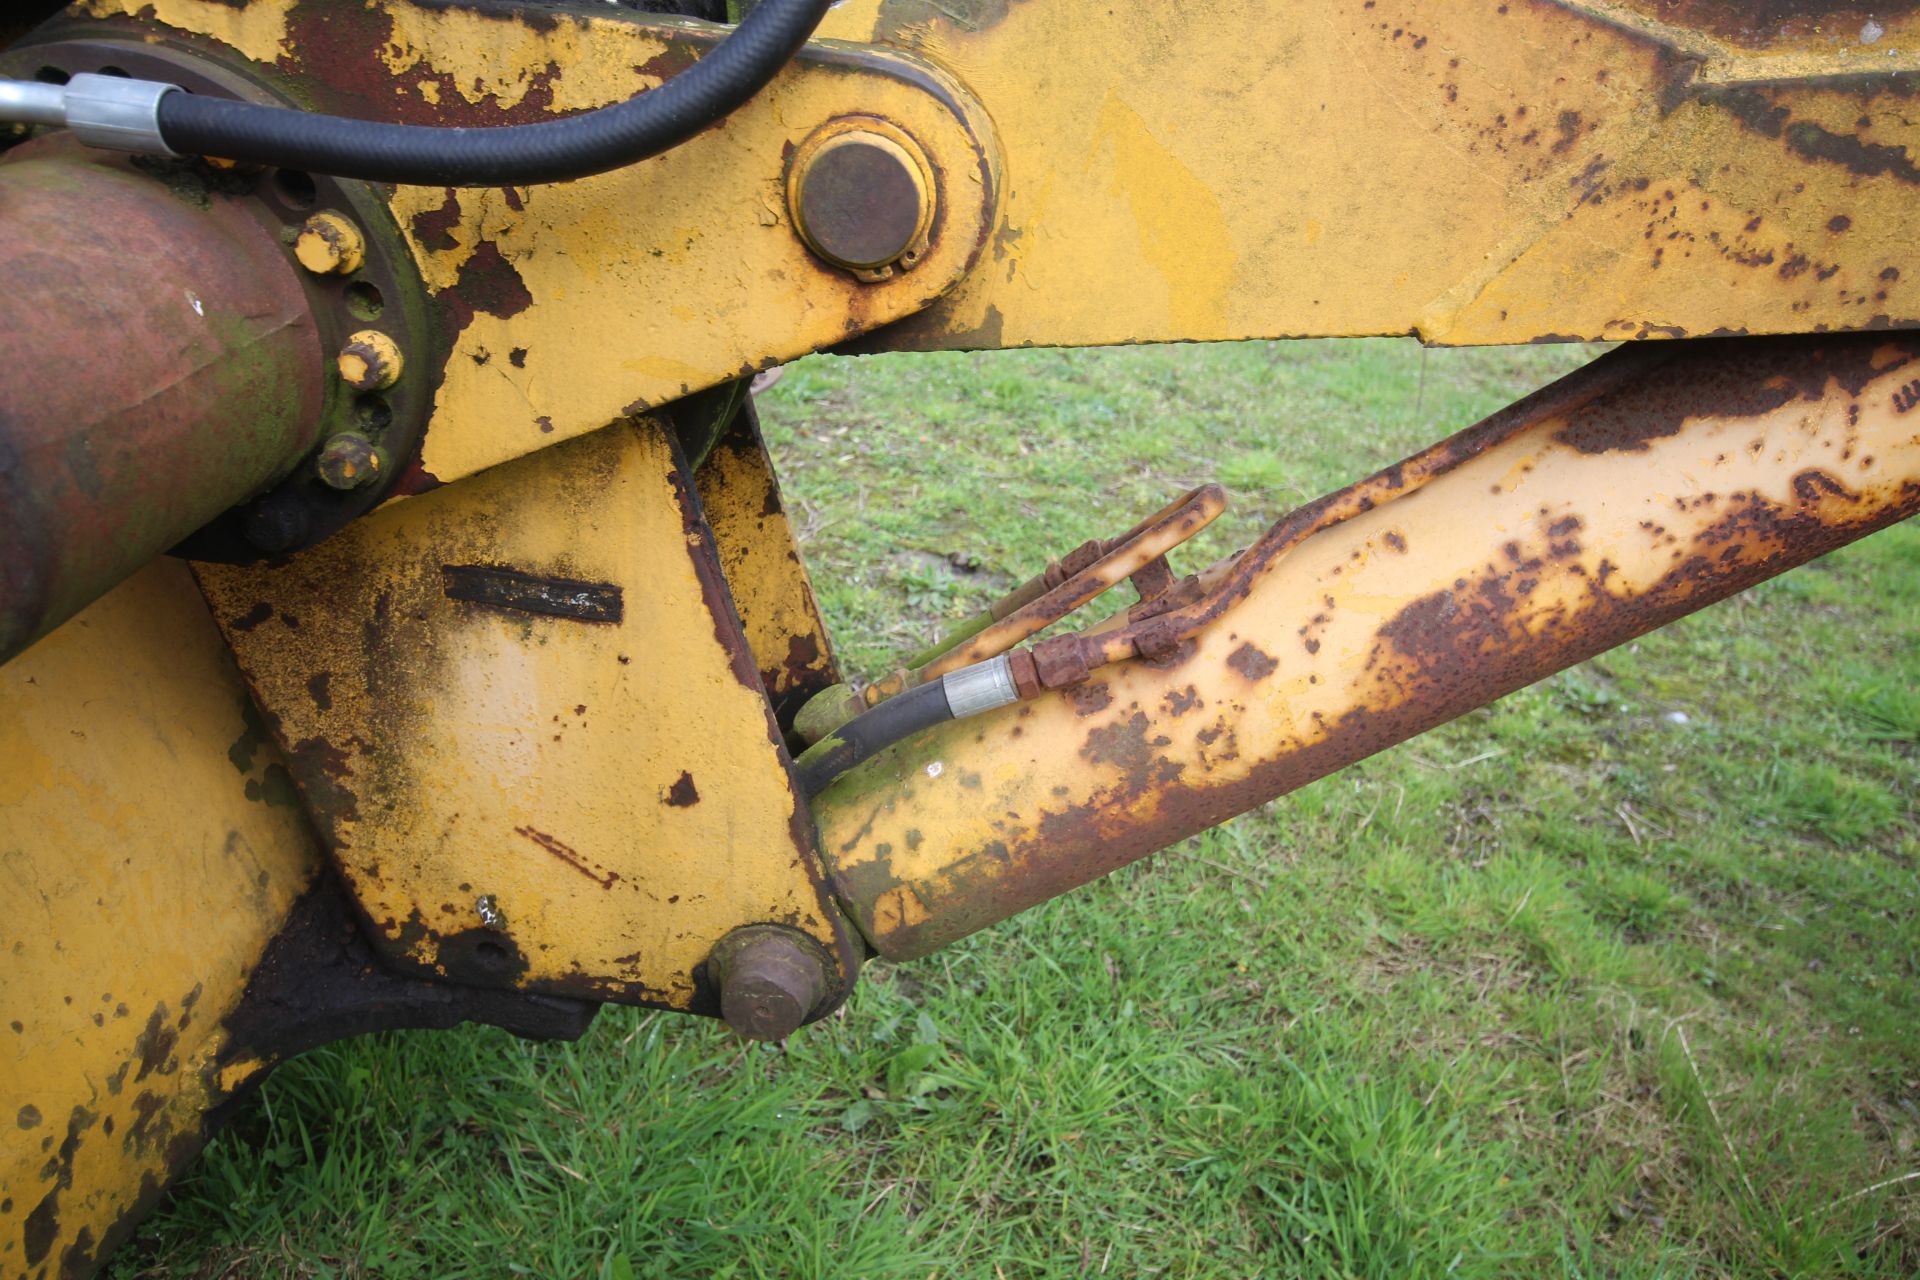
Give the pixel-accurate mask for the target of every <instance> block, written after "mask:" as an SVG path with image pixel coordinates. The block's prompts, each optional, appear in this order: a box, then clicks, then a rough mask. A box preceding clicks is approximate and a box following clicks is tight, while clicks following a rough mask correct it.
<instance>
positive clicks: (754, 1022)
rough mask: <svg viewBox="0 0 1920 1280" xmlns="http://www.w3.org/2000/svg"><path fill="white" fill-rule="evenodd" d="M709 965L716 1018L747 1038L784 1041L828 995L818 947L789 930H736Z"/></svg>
mask: <svg viewBox="0 0 1920 1280" xmlns="http://www.w3.org/2000/svg"><path fill="white" fill-rule="evenodd" d="M709 963H710V964H711V965H712V967H713V968H714V969H715V970H716V977H717V980H718V984H719V987H720V1016H721V1017H722V1018H723V1019H725V1021H726V1024H727V1025H728V1026H729V1027H732V1028H733V1029H734V1030H735V1031H736V1032H738V1033H739V1034H740V1035H742V1036H745V1037H746V1038H747V1039H749V1040H784V1039H786V1038H787V1037H788V1036H790V1035H792V1034H793V1033H794V1032H795V1031H798V1030H799V1029H800V1026H801V1024H802V1023H804V1022H805V1021H806V1020H807V1017H808V1015H809V1014H811V1013H812V1012H813V1011H814V1009H815V1008H817V1007H818V1006H819V1004H820V1002H821V1000H822V999H823V998H824V997H825V995H826V993H827V972H826V965H825V962H824V961H823V959H822V957H821V955H820V951H819V948H818V946H817V945H813V944H811V943H810V941H809V940H808V939H805V938H802V937H800V936H799V935H797V934H795V933H793V932H792V931H790V930H787V929H782V928H778V927H773V926H766V925H749V926H747V927H745V928H742V929H736V930H734V931H733V932H732V933H730V934H728V935H727V936H726V937H725V938H723V939H721V941H720V944H719V945H718V946H716V947H715V948H714V954H713V958H712V960H711V961H710V962H709Z"/></svg>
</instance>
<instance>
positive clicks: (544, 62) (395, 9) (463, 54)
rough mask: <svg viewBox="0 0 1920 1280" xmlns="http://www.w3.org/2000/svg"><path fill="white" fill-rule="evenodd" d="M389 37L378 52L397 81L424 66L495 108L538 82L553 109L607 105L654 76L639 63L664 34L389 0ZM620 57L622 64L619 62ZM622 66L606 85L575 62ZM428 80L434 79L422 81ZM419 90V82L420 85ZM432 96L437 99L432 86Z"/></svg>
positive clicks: (507, 105)
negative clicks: (623, 79) (623, 76)
mask: <svg viewBox="0 0 1920 1280" xmlns="http://www.w3.org/2000/svg"><path fill="white" fill-rule="evenodd" d="M385 9H386V11H387V12H388V13H389V14H391V15H392V17H393V37H392V39H391V40H390V41H389V43H388V44H387V45H386V46H385V47H384V48H382V49H381V50H380V57H381V60H382V61H383V62H385V63H386V65H387V69H388V70H389V71H391V72H392V73H393V76H394V78H395V79H396V80H403V79H406V78H407V77H408V76H410V75H412V74H414V73H416V72H419V71H421V70H423V69H425V70H432V71H438V72H441V73H445V72H448V71H451V70H453V69H455V68H458V74H455V75H453V77H452V84H453V88H454V92H456V93H458V94H459V95H460V96H461V97H463V98H465V99H466V100H467V101H468V102H471V103H488V104H490V105H492V106H494V107H496V108H498V109H499V110H500V111H503V112H504V111H509V110H511V109H513V108H514V107H516V106H518V105H520V103H521V101H522V100H523V99H524V98H525V97H526V95H527V93H528V91H529V90H531V89H533V88H534V87H535V86H536V85H538V86H540V87H542V88H544V89H545V90H547V92H548V94H549V97H548V101H547V104H546V109H547V110H549V111H552V112H554V113H555V114H565V113H567V112H572V111H584V110H587V109H590V108H592V107H602V106H605V105H606V104H607V103H608V102H609V101H613V100H616V98H617V97H627V96H631V95H632V94H634V93H637V92H639V91H640V90H642V89H645V88H649V87H651V84H652V83H656V82H657V81H654V80H653V78H651V77H648V76H645V75H644V74H643V73H641V72H640V71H639V67H640V66H642V65H644V64H645V63H647V62H649V61H651V60H652V59H654V58H656V57H658V56H660V54H662V53H663V52H665V51H666V49H667V44H668V42H667V41H666V40H665V39H664V38H659V37H654V36H651V35H647V34H640V35H638V36H636V34H635V33H634V32H633V31H632V30H631V28H630V25H629V24H626V23H617V22H554V23H552V24H551V25H547V24H542V25H540V26H535V25H533V24H531V23H524V22H512V21H503V20H502V16H501V15H500V14H499V13H495V12H483V11H480V10H476V9H461V8H453V7H446V8H442V7H434V8H422V7H416V6H414V5H410V4H389V5H386V6H385ZM622 64H624V65H623V66H622ZM596 66H599V67H613V66H621V69H622V70H624V71H625V72H626V73H628V74H627V79H628V83H626V84H625V85H615V86H612V87H613V88H614V89H615V93H616V97H613V98H610V97H609V96H608V90H609V87H610V86H609V84H608V82H607V78H606V77H605V76H603V75H598V74H576V72H577V71H578V70H579V69H581V68H587V67H596ZM426 83H433V82H432V81H428V82H426ZM421 92H422V96H425V92H426V91H425V89H424V88H423V89H422V91H421ZM428 101H430V102H438V101H439V95H438V94H437V93H436V94H435V95H434V96H433V97H432V98H429V99H428Z"/></svg>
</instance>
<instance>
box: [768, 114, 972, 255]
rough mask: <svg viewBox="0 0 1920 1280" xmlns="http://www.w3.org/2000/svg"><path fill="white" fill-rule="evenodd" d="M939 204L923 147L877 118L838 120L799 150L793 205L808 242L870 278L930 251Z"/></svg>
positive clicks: (791, 183) (792, 174) (790, 184)
mask: <svg viewBox="0 0 1920 1280" xmlns="http://www.w3.org/2000/svg"><path fill="white" fill-rule="evenodd" d="M935 204H936V196H935V188H934V180H933V168H932V166H931V165H930V164H929V163H928V162H927V158H926V155H925V153H924V152H922V151H921V150H920V144H919V143H917V142H915V141H914V140H913V138H912V137H911V136H909V135H908V134H907V133H905V132H904V131H902V130H901V129H899V128H897V127H895V126H894V125H891V124H889V123H888V122H886V121H885V120H879V119H875V118H874V117H872V116H847V117H844V118H842V119H839V120H831V121H828V122H827V123H826V124H824V125H822V126H820V128H818V129H816V130H814V132H813V134H812V135H811V136H810V137H809V138H808V139H807V140H806V141H805V142H803V143H801V144H800V147H799V149H798V150H797V151H795V152H794V155H793V161H792V163H791V165H790V166H789V167H788V169H787V207H788V210H789V212H790V213H791V214H792V215H793V223H794V226H795V227H796V228H797V229H798V230H799V232H800V238H801V239H802V240H804V241H806V244H807V247H808V248H809V249H811V250H813V252H814V253H815V254H816V255H817V256H819V257H821V258H823V259H825V260H826V261H828V262H830V263H832V264H833V265H834V266H836V267H841V268H844V269H845V270H847V271H850V272H852V273H853V275H854V276H855V277H856V278H858V279H860V280H864V281H867V282H869V283H874V282H877V281H881V280H886V279H888V278H890V277H891V276H892V275H893V273H894V272H895V271H896V270H899V271H907V270H911V269H912V268H913V265H914V264H915V263H917V262H918V261H919V260H920V256H921V255H922V254H923V253H925V252H926V248H927V236H928V234H929V232H930V231H931V230H932V228H933V215H934V210H935Z"/></svg>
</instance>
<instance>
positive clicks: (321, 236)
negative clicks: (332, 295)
mask: <svg viewBox="0 0 1920 1280" xmlns="http://www.w3.org/2000/svg"><path fill="white" fill-rule="evenodd" d="M293 256H294V257H296V258H298V259H299V260H300V265H301V266H303V267H305V268H306V269H307V270H309V271H311V272H313V274H315V275H317V276H349V275H352V274H353V273H354V272H356V271H358V270H359V269H360V266H361V264H362V263H364V262H365V261H366V259H367V241H366V238H365V237H364V236H362V235H361V234H360V228H359V227H357V226H355V225H354V224H353V223H352V222H351V221H350V220H348V219H347V217H346V216H345V215H343V214H338V213H334V212H333V211H331V210H327V211H324V212H321V213H316V214H314V215H313V216H312V217H311V218H308V219H307V221H306V224H305V225H304V226H302V227H301V228H300V234H299V236H298V237H296V238H295V240H294V242H293Z"/></svg>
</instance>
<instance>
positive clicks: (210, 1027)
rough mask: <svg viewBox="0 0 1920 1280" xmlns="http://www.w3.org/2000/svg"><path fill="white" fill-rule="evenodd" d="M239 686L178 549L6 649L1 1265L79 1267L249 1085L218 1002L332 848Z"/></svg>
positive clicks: (0, 836) (237, 988)
mask: <svg viewBox="0 0 1920 1280" xmlns="http://www.w3.org/2000/svg"><path fill="white" fill-rule="evenodd" d="M246 705H247V703H246V694H245V692H244V690H243V689H242V688H241V685H240V679H239V675H238V673H237V672H235V671H234V669H233V665H232V662H231V660H230V659H229V658H228V657H227V654H226V649H225V646H224V645H223V644H222V643H221V640H220V636H219V633H218V632H217V631H216V630H215V629H214V626H213V623H212V621H211V620H210V619H209V618H208V616H207V611H206V606H205V604H204V603H203V602H202V601H201V599H200V594H199V592H198V591H197V590H196V589H195V588H194V585H193V581H192V579H191V578H190V577H189V576H188V574H187V571H186V568H185V567H184V566H183V565H181V564H180V563H179V562H178V561H173V560H161V561H158V562H156V563H154V564H153V565H151V566H149V567H148V568H147V569H145V570H143V571H141V572H140V573H138V574H136V575H135V576H134V577H132V578H130V579H128V580H127V582H125V583H124V584H122V585H121V586H120V587H119V588H117V589H116V590H115V591H113V592H112V593H111V594H110V595H108V596H106V597H105V598H103V599H102V600H100V601H99V602H97V603H96V604H94V605H93V606H92V607H91V608H89V609H88V610H86V611H85V612H84V613H81V614H80V615H78V616H77V617H75V618H74V619H73V620H71V621H70V622H68V623H67V624H66V625H65V626H63V627H61V628H60V629H59V630H57V631H55V632H54V633H53V634H52V635H50V636H48V637H47V638H45V639H43V640H41V641H40V642H39V643H38V644H37V645H35V646H34V647H33V648H32V649H30V650H28V651H27V652H26V653H25V654H23V655H22V656H20V657H18V658H16V659H14V660H13V661H12V662H11V663H9V664H8V665H7V666H6V667H4V668H0V1100H3V1101H0V1131H3V1132H5V1133H6V1134H7V1138H6V1141H5V1142H4V1143H0V1274H4V1275H8V1276H14V1275H30V1274H38V1273H39V1269H40V1268H41V1267H42V1266H44V1267H46V1268H47V1274H66V1271H65V1270H64V1268H65V1267H66V1266H67V1265H68V1263H70V1262H71V1263H73V1264H75V1272H76V1273H79V1272H83V1271H84V1270H85V1269H86V1266H85V1264H86V1262H87V1261H88V1260H89V1259H91V1258H92V1257H93V1256H94V1254H95V1251H96V1250H100V1249H102V1248H103V1247H104V1245H105V1243H106V1241H107V1239H108V1236H109V1233H110V1232H111V1231H112V1230H113V1228H114V1227H115V1226H116V1225H117V1224H119V1223H120V1221H121V1219H122V1218H123V1217H124V1216H126V1215H128V1214H130V1213H132V1212H133V1211H134V1210H135V1208H136V1206H137V1205H139V1204H141V1203H142V1202H151V1200H152V1198H153V1197H154V1196H156V1195H157V1194H158V1187H159V1184H161V1183H164V1182H165V1181H166V1180H167V1178H168V1177H169V1176H170V1173H171V1172H172V1170H173V1169H174V1168H177V1166H178V1165H179V1163H180V1162H181V1161H183V1160H185V1159H186V1158H187V1157H189V1156H191V1155H192V1154H193V1152H194V1151H195V1150H197V1149H198V1146H199V1139H200V1132H201V1123H202V1119H201V1117H202V1114H203V1113H204V1112H205V1111H206V1110H207V1109H208V1108H209V1107H211V1106H212V1105H214V1104H215V1103H216V1102H217V1101H219V1100H220V1099H221V1098H223V1097H225V1096H226V1095H227V1094H228V1093H230V1092H231V1091H232V1090H233V1089H235V1088H238V1087H239V1086H240V1085H241V1084H243V1083H245V1080H246V1078H247V1077H246V1073H244V1072H242V1071H240V1070H239V1067H238V1064H232V1063H225V1062H223V1061H222V1049H223V1041H224V1035H223V1033H222V1031H221V1026H220V1024H221V1019H222V1018H224V1017H225V1016H226V1015H227V1014H228V1013H230V1012H231V1011H232V1010H233V1008H234V1007H235V1005H236V1004H237V1003H238V1002H239V999H240V995H241V992H242V991H243V990H244V988H245V986H246V981H247V976H248V974H249V972H250V971H251V969H252V967H253V965H254V962H255V960H256V959H257V958H258V956H259V955H260V953H261V950H262V948H263V947H264V946H265V944H266V942H267V940H268V939H269V938H271V937H272V936H273V934H274V933H275V932H276V931H277V930H278V929H279V927H280V924H281V922H282V921H283V920H284V919H285V918H286V914H287V910H288V908H289V906H290V905H291V903H292V901H293V898H294V897H295V896H296V894H297V893H298V892H299V891H300V890H301V889H302V888H303V887H304V886H305V885H306V883H307V881H308V880H309V878H310V877H311V875H312V873H313V872H314V870H315V869H316V868H317V866H318V864H319V854H318V851H317V850H316V849H315V847H314V845H313V841H312V837H311V834H310V833H309V830H308V828H307V825H306V821H305V819H304V817H303V816H302V815H301V813H300V811H299V810H298V808H297V807H294V806H292V805H291V804H290V803H286V802H285V800H284V799H283V802H282V803H281V804H280V805H277V806H276V805H275V804H272V803H269V799H270V798H274V799H281V798H283V797H287V798H290V790H291V789H290V788H288V787H286V786H285V773H284V770H283V769H282V768H281V766H280V764H279V755H278V753H277V752H276V751H275V749H274V746H273V744H272V743H271V742H270V741H268V740H266V738H265V735H264V731H261V730H258V729H257V726H256V727H254V728H250V727H249V725H248V723H247V722H246V720H245V719H244V718H243V716H242V711H241V709H242V708H243V707H244V706H246ZM276 771H278V772H277V774H276Z"/></svg>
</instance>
